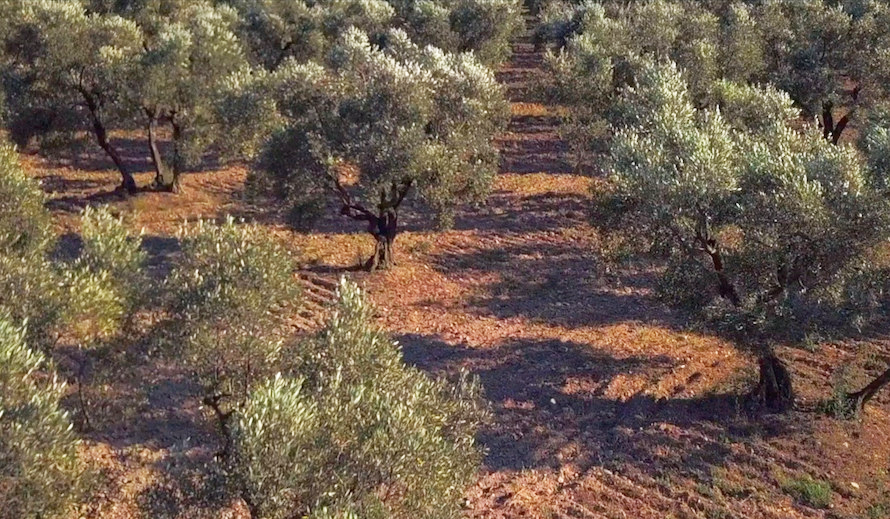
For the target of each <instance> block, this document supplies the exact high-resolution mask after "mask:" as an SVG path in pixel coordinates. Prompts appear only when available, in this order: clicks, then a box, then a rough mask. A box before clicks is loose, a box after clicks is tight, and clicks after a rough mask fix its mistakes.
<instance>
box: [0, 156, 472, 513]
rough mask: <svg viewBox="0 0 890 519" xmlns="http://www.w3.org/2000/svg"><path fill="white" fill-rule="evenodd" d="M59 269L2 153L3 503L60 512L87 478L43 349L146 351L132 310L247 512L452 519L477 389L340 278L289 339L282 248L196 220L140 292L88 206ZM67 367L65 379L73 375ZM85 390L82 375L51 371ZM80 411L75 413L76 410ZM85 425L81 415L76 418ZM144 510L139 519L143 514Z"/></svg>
mask: <svg viewBox="0 0 890 519" xmlns="http://www.w3.org/2000/svg"><path fill="white" fill-rule="evenodd" d="M81 236H82V245H81V246H80V251H79V252H78V253H77V254H76V255H75V257H74V258H70V259H59V258H62V257H65V256H71V255H72V254H67V255H66V254H59V253H58V252H57V251H55V249H56V248H57V247H56V245H55V237H54V233H53V231H52V228H51V222H50V217H49V214H48V212H47V210H46V209H45V208H44V196H43V194H42V192H41V190H40V188H39V185H38V184H37V182H35V181H34V180H32V179H31V178H30V177H28V176H27V174H26V173H25V172H24V171H23V170H22V169H21V167H19V165H18V160H17V154H16V152H15V150H14V149H13V148H12V147H11V146H8V145H5V146H3V147H2V148H0V245H2V247H0V509H2V510H3V512H4V513H5V514H9V516H10V517H21V518H24V519H37V518H51V517H57V516H61V517H67V516H68V515H67V513H68V512H70V511H71V507H72V506H75V505H76V504H77V503H78V502H80V501H81V500H82V499H84V498H85V496H88V495H89V494H90V493H92V492H91V490H92V489H91V487H90V484H91V482H92V481H94V479H93V478H92V476H91V472H92V471H91V469H90V466H89V463H88V461H87V460H83V459H80V457H79V454H78V453H79V449H80V446H79V443H80V441H79V438H78V434H77V431H76V430H75V429H74V428H73V425H72V421H71V419H70V415H69V413H68V411H67V410H66V408H67V405H65V404H63V400H65V399H66V397H68V396H74V395H73V394H72V392H71V391H70V389H69V388H68V387H66V385H65V384H64V383H62V382H61V381H60V379H59V377H58V375H56V374H55V373H56V369H55V368H54V366H53V362H52V361H51V359H52V358H54V357H55V356H58V355H60V354H61V353H60V351H59V350H58V349H57V348H56V346H57V345H58V344H66V345H73V346H76V347H79V348H83V349H87V348H92V347H94V346H98V345H100V344H107V343H108V342H109V341H117V342H118V343H120V344H121V345H122V346H124V347H126V346H128V345H130V344H132V343H134V342H136V341H139V340H143V339H142V338H140V337H139V336H138V335H137V329H139V327H133V328H130V329H127V324H128V323H129V322H130V321H132V320H133V319H134V318H139V317H138V316H137V315H135V314H136V313H137V312H138V311H139V310H140V309H142V308H151V309H152V312H157V311H158V310H160V311H161V312H162V313H163V314H166V315H167V317H168V318H167V319H166V321H164V322H163V324H162V325H161V327H160V329H158V330H156V331H155V330H150V331H149V333H150V335H149V337H152V338H155V339H156V340H160V341H161V343H160V344H159V346H161V347H160V348H159V351H161V352H163V353H164V354H166V355H173V356H175V358H177V359H179V360H180V361H181V362H182V363H183V365H184V366H186V367H187V368H188V369H189V370H190V371H191V372H192V373H193V374H194V376H195V377H196V379H197V380H198V381H200V382H201V385H202V387H203V402H204V404H205V405H206V408H207V409H208V410H210V411H211V412H212V417H213V419H214V420H215V421H216V422H217V423H218V425H219V429H220V432H221V437H220V443H221V444H222V446H223V448H222V450H221V453H220V454H221V455H220V456H219V461H220V464H219V466H218V467H216V468H215V469H214V470H215V471H218V472H221V473H223V474H224V475H225V476H226V482H227V485H226V487H227V488H226V489H215V491H216V492H219V491H220V490H228V491H230V495H231V496H232V497H234V498H237V499H240V500H242V501H243V502H244V503H245V504H246V505H247V507H248V509H249V510H250V512H251V515H252V517H254V518H257V519H259V518H286V517H313V518H343V519H345V518H348V517H380V518H386V517H442V518H446V517H456V516H457V515H458V513H459V509H460V503H461V499H462V495H463V491H464V489H465V488H466V486H467V485H468V484H469V483H470V481H471V480H472V478H473V477H474V474H475V472H476V470H477V468H478V464H479V461H480V450H479V448H478V446H477V445H476V443H475V440H474V436H475V430H476V427H477V426H478V424H479V423H480V422H481V421H482V420H484V419H485V417H486V414H487V411H486V407H485V404H484V400H483V399H482V398H481V396H480V387H479V384H478V382H477V381H475V380H471V379H469V378H467V377H463V378H461V379H460V380H458V381H457V383H456V384H451V383H448V382H446V381H443V380H432V379H430V378H428V377H427V376H426V375H425V374H423V373H422V372H420V371H419V370H416V369H413V368H410V367H408V366H407V365H406V364H405V363H404V362H403V361H402V358H401V353H400V351H399V348H398V346H397V345H396V344H395V343H394V342H393V341H392V340H391V339H390V338H389V337H387V336H386V335H385V334H384V333H382V332H381V331H380V330H378V329H377V328H376V327H375V326H374V325H373V310H372V308H371V307H370V305H369V304H368V303H367V302H366V300H365V298H364V296H363V294H362V293H361V292H360V291H359V290H358V288H357V287H356V286H355V285H353V284H351V283H348V282H345V281H344V282H342V283H341V286H340V290H339V301H338V303H337V306H336V307H335V308H333V309H332V316H331V318H330V320H329V321H328V324H327V326H326V327H325V328H324V329H323V330H322V331H321V332H319V333H318V334H317V335H315V336H313V337H310V338H308V339H304V340H296V339H294V338H293V337H292V333H291V332H290V326H289V323H288V321H287V316H288V315H292V314H293V312H294V310H295V308H296V307H297V306H298V304H299V288H298V283H297V279H296V277H295V265H294V262H293V259H292V255H291V254H290V253H289V252H288V251H286V250H285V249H284V248H283V247H281V246H280V245H279V244H278V243H277V242H275V241H274V240H273V239H272V238H269V237H268V236H265V235H264V234H263V233H262V232H261V231H260V230H259V229H257V228H255V227H253V226H249V225H244V224H237V223H236V222H234V221H233V220H232V219H231V218H230V219H228V220H227V221H226V222H223V223H222V224H217V223H213V222H206V221H205V222H198V223H195V224H190V225H185V226H184V227H183V228H182V231H181V233H180V236H179V237H180V239H181V243H182V252H181V254H180V255H179V256H178V258H177V259H176V260H175V261H174V265H173V268H172V271H171V273H170V275H169V276H168V278H167V279H166V281H165V282H164V283H163V284H161V285H160V288H158V287H155V288H152V289H151V290H150V289H149V287H150V285H152V284H150V283H147V282H146V279H145V278H144V277H143V275H142V272H143V271H144V268H143V267H144V263H145V259H146V255H145V253H144V252H143V251H142V249H141V240H140V239H139V237H138V236H132V235H130V234H129V233H128V232H127V231H126V229H125V226H124V225H123V223H122V222H121V220H120V219H117V218H114V217H112V216H111V215H110V214H109V213H108V211H107V210H104V209H101V210H92V209H87V210H86V211H85V212H84V215H83V219H82V226H81ZM75 371H78V370H75ZM65 375H67V377H68V378H72V379H75V380H76V381H77V382H78V383H79V384H80V383H82V379H81V373H80V372H79V371H78V372H70V373H65ZM75 405H77V404H75ZM78 411H79V412H80V414H81V417H82V420H81V422H82V423H83V425H84V426H86V427H89V424H88V422H87V420H88V419H87V418H86V417H87V409H86V404H85V403H84V401H83V399H82V398H81V399H80V408H79V409H78ZM148 513H149V514H151V513H152V512H151V511H148Z"/></svg>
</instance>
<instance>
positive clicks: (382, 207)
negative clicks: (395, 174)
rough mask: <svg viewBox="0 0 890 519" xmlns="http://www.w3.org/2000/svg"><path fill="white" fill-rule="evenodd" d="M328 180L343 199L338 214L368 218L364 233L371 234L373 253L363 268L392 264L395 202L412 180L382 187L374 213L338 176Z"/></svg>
mask: <svg viewBox="0 0 890 519" xmlns="http://www.w3.org/2000/svg"><path fill="white" fill-rule="evenodd" d="M331 180H332V181H333V184H334V190H335V191H337V193H338V194H339V195H340V200H341V201H342V202H343V208H342V209H341V210H340V214H342V215H344V216H348V217H350V218H352V219H353V220H360V221H365V222H368V233H370V234H371V235H372V236H374V241H375V244H374V255H373V256H371V257H370V258H369V259H368V261H366V262H365V264H364V268H365V270H368V271H369V272H373V271H375V270H381V269H388V268H390V267H392V266H394V265H395V261H394V260H393V243H394V242H395V240H396V235H397V234H398V230H399V229H398V222H399V206H400V205H401V204H402V201H404V200H405V196H407V194H408V191H410V190H411V186H412V185H413V183H414V181H413V180H412V179H410V178H409V179H404V180H402V181H401V182H393V183H392V185H391V186H390V187H389V188H385V187H384V188H382V189H381V190H380V203H379V204H378V205H377V212H376V213H374V212H371V211H369V210H368V209H366V208H365V207H363V206H362V205H361V204H357V203H355V202H354V201H353V200H352V197H351V196H350V195H349V192H348V191H347V190H346V188H344V187H343V185H342V184H341V183H340V180H339V179H338V178H335V177H334V178H332V179H331Z"/></svg>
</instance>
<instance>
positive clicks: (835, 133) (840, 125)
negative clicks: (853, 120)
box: [831, 111, 853, 144]
mask: <svg viewBox="0 0 890 519" xmlns="http://www.w3.org/2000/svg"><path fill="white" fill-rule="evenodd" d="M852 113H853V112H852V111H850V112H849V113H847V115H845V116H843V117H841V120H840V121H838V122H837V124H836V125H834V129H833V130H831V142H832V144H837V143H838V142H840V140H841V134H842V133H844V128H846V127H847V124H849V123H850V114H852Z"/></svg>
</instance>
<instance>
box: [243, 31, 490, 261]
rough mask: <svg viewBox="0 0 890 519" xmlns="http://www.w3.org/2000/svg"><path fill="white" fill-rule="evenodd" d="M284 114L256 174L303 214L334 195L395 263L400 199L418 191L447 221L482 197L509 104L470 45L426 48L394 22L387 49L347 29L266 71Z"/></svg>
mask: <svg viewBox="0 0 890 519" xmlns="http://www.w3.org/2000/svg"><path fill="white" fill-rule="evenodd" d="M270 82H271V84H270V86H268V88H270V89H271V90H272V91H274V92H277V94H276V95H277V96H278V97H279V101H278V112H279V114H281V116H282V117H283V119H284V120H285V122H286V124H285V126H284V128H283V129H281V130H280V131H278V132H276V133H275V134H274V135H273V136H272V137H271V139H270V140H269V142H268V144H267V145H266V148H265V150H264V152H263V153H262V154H261V156H260V158H259V160H258V163H257V165H256V168H255V173H254V175H253V178H252V179H251V184H252V185H253V186H254V187H255V188H259V189H260V190H261V191H265V192H266V193H269V194H271V195H272V196H275V197H277V198H279V199H281V200H284V201H286V202H287V203H288V205H290V206H291V208H293V209H296V212H297V213H300V214H302V213H305V212H306V211H307V210H310V209H317V207H318V201H319V200H320V199H321V197H324V196H325V194H327V193H329V194H330V195H333V196H334V197H336V199H337V200H338V201H339V203H340V207H341V209H340V212H341V214H342V215H344V216H346V217H348V218H351V219H354V220H357V221H361V222H365V223H366V225H367V231H368V233H369V234H371V235H372V236H373V237H374V239H375V242H376V248H375V252H374V255H373V256H372V257H371V258H370V259H369V260H368V262H367V264H366V267H367V268H368V269H369V270H374V269H376V268H386V267H389V266H390V265H391V264H392V261H393V249H392V247H393V242H394V241H395V239H396V236H397V234H398V231H399V227H398V216H399V211H400V209H401V207H402V203H403V202H404V201H405V200H406V199H407V197H408V196H409V195H410V194H411V193H412V192H417V193H418V194H419V195H420V196H421V197H422V198H423V200H424V201H425V202H426V203H427V204H428V205H429V206H430V207H431V208H432V209H433V210H434V211H435V212H436V214H437V216H438V219H439V222H440V224H443V225H448V224H449V223H450V222H451V219H452V215H453V211H454V208H455V206H456V205H457V204H460V203H464V202H475V201H479V200H481V199H482V198H483V197H484V196H485V194H486V193H487V192H488V190H489V187H490V185H491V182H492V179H493V177H494V174H495V171H496V168H497V152H496V150H495V148H494V147H493V145H492V139H493V137H494V136H495V135H497V133H498V132H499V131H500V130H501V129H502V128H503V125H504V122H505V120H506V103H505V101H504V97H503V90H502V87H501V86H500V85H499V84H498V83H497V82H496V81H495V79H494V75H493V74H492V72H491V71H490V70H489V69H487V68H485V67H484V66H482V65H480V64H479V62H478V61H477V60H476V59H475V58H474V57H473V56H472V55H470V54H450V53H446V52H443V51H441V50H439V49H437V48H434V47H426V48H423V49H421V48H419V47H418V46H416V45H415V44H413V43H411V42H410V41H409V40H408V38H407V36H406V35H405V33H403V32H401V31H391V32H390V33H388V36H387V43H386V46H385V47H383V48H380V47H377V46H374V45H372V44H371V43H370V42H369V40H368V37H367V35H365V34H364V33H363V32H361V31H358V30H350V31H347V32H346V33H345V35H344V36H343V38H341V40H340V42H339V43H338V44H337V46H336V47H335V48H334V49H333V50H332V51H331V53H330V55H329V57H328V60H327V62H326V64H325V66H321V65H317V64H314V63H310V64H305V65H297V64H294V63H291V64H290V65H288V66H287V67H283V68H282V69H281V70H279V71H277V72H276V73H275V74H273V75H272V76H270Z"/></svg>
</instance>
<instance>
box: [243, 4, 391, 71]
mask: <svg viewBox="0 0 890 519" xmlns="http://www.w3.org/2000/svg"><path fill="white" fill-rule="evenodd" d="M228 3H229V4H231V5H232V6H233V7H235V8H236V9H237V11H238V14H239V18H240V20H239V32H240V34H242V36H243V38H244V40H245V41H246V42H247V43H248V45H249V47H250V50H251V55H252V57H253V61H254V62H255V63H257V64H259V65H261V66H262V67H264V68H265V69H266V70H270V71H274V70H275V69H277V68H278V67H279V66H281V64H282V63H284V61H285V60H286V59H294V60H296V61H298V62H300V63H303V62H306V61H309V60H311V59H319V58H322V57H323V56H324V54H325V52H327V50H328V49H329V48H330V46H331V45H332V44H333V43H335V42H336V40H337V38H338V37H339V36H340V33H341V32H342V31H344V30H346V29H348V28H349V27H357V28H360V29H362V30H364V31H365V32H368V33H371V34H374V33H380V32H382V31H384V30H385V29H386V28H387V27H388V26H389V25H390V24H391V23H392V22H393V20H392V18H393V16H394V15H395V12H394V10H393V8H392V6H391V5H390V4H389V3H387V2H385V1H384V0H325V1H322V2H304V1H293V0H229V2H228Z"/></svg>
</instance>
